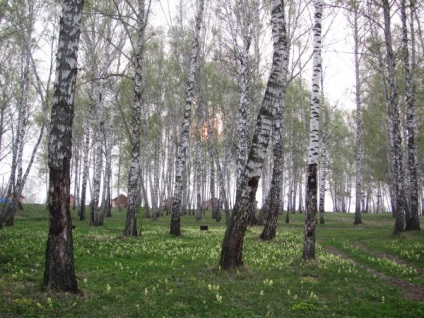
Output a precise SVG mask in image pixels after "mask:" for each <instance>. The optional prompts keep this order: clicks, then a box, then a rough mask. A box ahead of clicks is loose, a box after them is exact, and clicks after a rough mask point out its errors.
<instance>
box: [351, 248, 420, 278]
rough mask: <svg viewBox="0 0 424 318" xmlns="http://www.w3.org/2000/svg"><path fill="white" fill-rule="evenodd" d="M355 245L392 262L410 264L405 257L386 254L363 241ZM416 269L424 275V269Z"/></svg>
mask: <svg viewBox="0 0 424 318" xmlns="http://www.w3.org/2000/svg"><path fill="white" fill-rule="evenodd" d="M353 246H355V247H356V248H358V249H360V250H362V251H364V252H366V253H368V254H371V255H372V256H375V257H379V258H387V259H389V260H391V261H392V262H395V263H396V264H399V265H404V266H410V265H409V264H408V263H406V262H405V261H404V260H403V259H400V258H398V257H396V256H393V255H389V254H386V253H383V252H380V251H376V250H373V249H370V248H368V247H367V246H365V245H363V244H361V243H354V244H353ZM415 270H416V271H417V273H419V274H421V275H424V269H422V268H416V269H415Z"/></svg>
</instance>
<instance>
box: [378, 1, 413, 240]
mask: <svg viewBox="0 0 424 318" xmlns="http://www.w3.org/2000/svg"><path fill="white" fill-rule="evenodd" d="M382 9H383V17H384V40H385V47H386V65H387V76H388V82H389V85H388V86H389V87H388V88H389V94H388V100H387V102H388V113H389V120H390V125H391V131H392V135H391V138H392V140H391V151H390V155H391V157H392V159H391V161H392V185H393V192H392V195H394V196H395V200H394V202H395V206H394V207H393V208H394V216H395V226H394V229H393V233H394V234H399V233H400V232H402V231H403V230H404V226H405V212H407V205H406V200H405V199H406V196H405V188H404V187H405V180H404V167H403V159H402V157H403V154H402V131H401V128H402V127H401V121H400V110H399V94H398V87H397V80H396V73H395V66H396V60H395V54H394V51H393V46H392V32H391V6H390V3H389V1H388V0H383V1H382Z"/></svg>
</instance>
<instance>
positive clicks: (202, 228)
mask: <svg viewBox="0 0 424 318" xmlns="http://www.w3.org/2000/svg"><path fill="white" fill-rule="evenodd" d="M207 230H208V226H207V225H200V231H207Z"/></svg>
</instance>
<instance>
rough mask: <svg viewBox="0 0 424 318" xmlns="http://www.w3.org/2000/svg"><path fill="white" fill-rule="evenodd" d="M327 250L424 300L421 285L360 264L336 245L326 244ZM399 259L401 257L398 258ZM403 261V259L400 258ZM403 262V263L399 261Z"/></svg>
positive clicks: (411, 295)
mask: <svg viewBox="0 0 424 318" xmlns="http://www.w3.org/2000/svg"><path fill="white" fill-rule="evenodd" d="M325 250H326V251H327V252H328V253H330V254H333V255H335V256H338V257H340V258H343V259H347V260H350V261H351V262H352V263H353V264H355V265H356V266H358V267H361V268H362V269H364V270H366V271H367V272H368V273H370V274H372V275H375V276H376V277H378V278H379V279H381V280H382V281H385V282H387V283H389V284H391V285H394V286H396V287H399V288H400V289H401V290H402V291H403V293H404V294H405V296H406V297H407V298H409V299H411V300H415V301H423V302H424V287H421V286H416V285H414V284H411V283H408V282H406V281H404V280H401V279H398V278H395V277H393V276H389V275H386V274H383V273H380V272H378V271H376V270H374V269H372V268H369V267H366V266H364V265H362V264H359V263H357V262H355V261H354V260H352V259H351V258H349V257H348V256H347V255H346V254H344V253H343V251H341V250H340V249H338V248H336V247H334V246H326V247H325ZM374 255H376V256H377V255H378V253H375V254H374ZM381 255H384V254H383V253H381ZM378 257H384V256H378ZM386 258H388V259H390V260H392V261H395V260H394V259H392V258H390V257H386ZM398 260H399V259H398ZM399 261H402V260H399ZM399 264H402V263H399ZM420 274H422V272H421V271H420Z"/></svg>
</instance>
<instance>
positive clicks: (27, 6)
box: [0, 1, 52, 228]
mask: <svg viewBox="0 0 424 318" xmlns="http://www.w3.org/2000/svg"><path fill="white" fill-rule="evenodd" d="M11 6H12V8H11V10H10V11H11V13H10V17H9V18H10V19H9V20H10V23H11V24H12V25H16V26H17V25H18V24H20V27H19V28H18V30H19V31H17V41H18V43H17V44H18V47H19V51H20V54H19V57H20V61H21V62H20V75H19V76H20V78H19V89H18V92H19V93H18V94H19V95H18V97H17V100H16V103H17V105H16V108H17V113H18V118H17V124H16V134H15V138H14V140H13V147H12V166H11V172H10V177H9V186H8V193H7V197H8V198H11V199H8V200H7V202H6V204H5V205H4V207H3V210H2V212H1V215H0V228H1V227H2V225H3V222H5V223H6V225H8V226H12V225H13V223H14V217H15V214H16V211H17V209H18V205H19V204H20V203H19V198H20V196H21V194H22V192H23V189H24V187H25V183H26V180H27V178H28V175H29V173H30V171H31V168H32V164H33V162H34V160H35V156H36V154H37V151H38V148H39V145H40V144H41V140H42V138H43V135H44V131H45V127H46V115H45V114H46V113H47V109H48V105H47V100H46V95H47V90H46V89H45V86H44V85H43V83H42V81H41V78H40V74H39V72H38V70H37V68H36V66H35V61H34V57H33V53H32V52H33V50H34V46H35V45H34V42H35V39H34V25H35V23H36V20H37V14H38V13H39V10H40V7H39V3H37V2H31V3H22V2H21V1H17V2H13V3H11ZM51 65H52V63H51ZM51 73H52V72H51V69H50V72H49V73H48V80H47V84H46V87H47V89H48V88H49V85H50V76H51ZM31 77H33V78H34V79H35V83H34V85H33V86H34V88H35V90H36V92H37V93H38V95H39V97H40V101H41V106H42V107H41V116H42V120H41V126H40V130H39V133H38V138H37V139H36V141H35V144H34V147H33V150H32V152H31V155H30V156H29V161H28V165H27V167H26V169H25V171H24V169H23V159H24V145H25V139H26V137H27V134H28V131H29V128H30V125H29V118H30V112H31V107H30V106H31V100H30V97H29V96H30V94H31V81H30V79H31Z"/></svg>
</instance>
